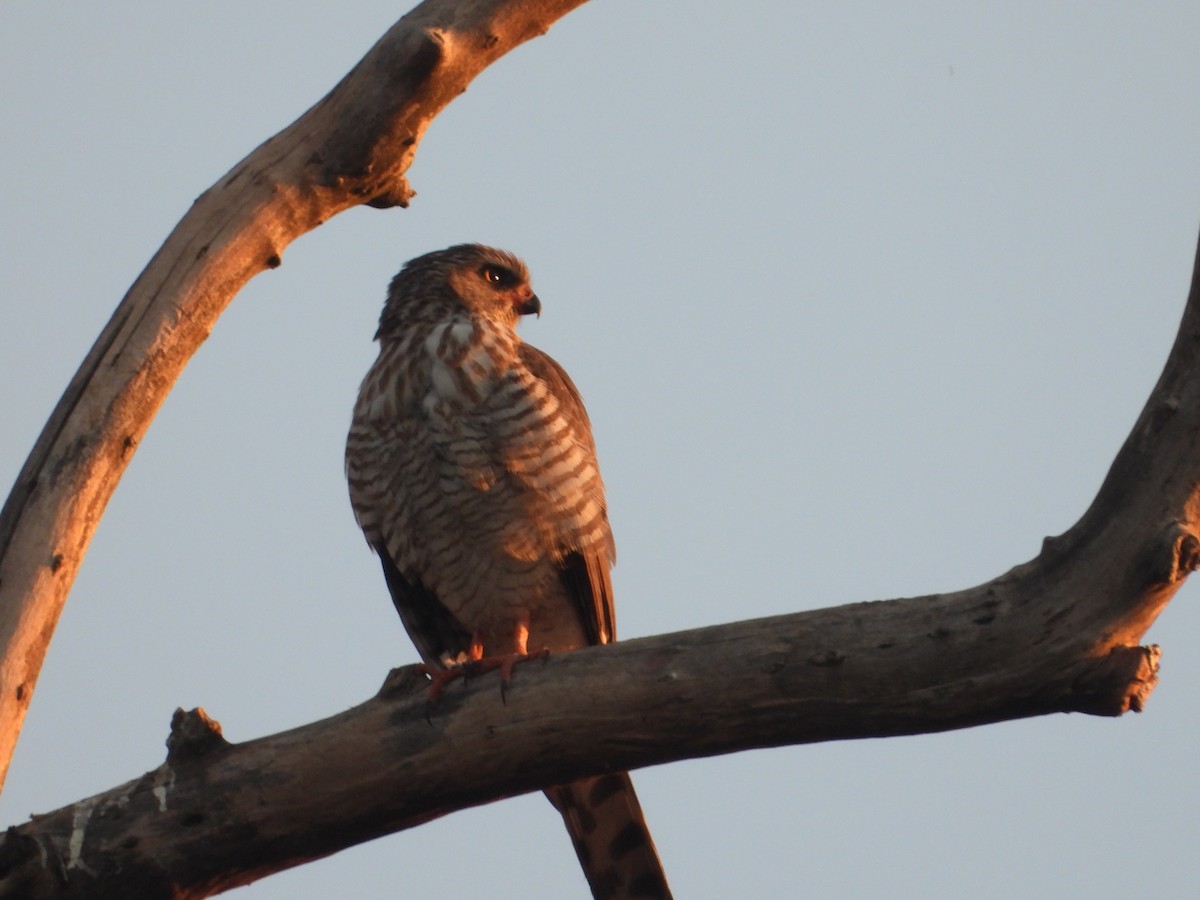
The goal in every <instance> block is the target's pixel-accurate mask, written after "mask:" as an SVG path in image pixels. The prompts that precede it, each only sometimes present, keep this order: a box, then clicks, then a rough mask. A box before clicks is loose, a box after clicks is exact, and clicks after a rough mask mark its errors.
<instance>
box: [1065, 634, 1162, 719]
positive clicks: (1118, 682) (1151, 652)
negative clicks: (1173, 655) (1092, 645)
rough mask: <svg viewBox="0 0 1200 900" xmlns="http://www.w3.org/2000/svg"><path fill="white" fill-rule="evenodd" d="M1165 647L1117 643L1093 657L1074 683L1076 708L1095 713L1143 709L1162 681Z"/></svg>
mask: <svg viewBox="0 0 1200 900" xmlns="http://www.w3.org/2000/svg"><path fill="white" fill-rule="evenodd" d="M1161 659H1162V648H1161V647H1159V646H1158V645H1157V644H1151V645H1150V646H1149V647H1129V646H1124V647H1113V648H1112V649H1111V650H1110V651H1109V652H1108V655H1107V656H1102V657H1100V658H1098V659H1094V660H1091V661H1090V662H1088V663H1087V664H1086V668H1085V669H1084V670H1083V672H1081V674H1080V675H1079V676H1078V677H1077V678H1076V679H1075V681H1074V682H1073V684H1072V695H1073V698H1074V703H1073V704H1072V710H1073V711H1075V712H1083V713H1088V714H1090V715H1093V716H1120V715H1123V714H1124V713H1127V712H1129V711H1130V710H1132V711H1133V712H1141V711H1142V709H1143V708H1144V707H1145V705H1146V700H1147V698H1148V697H1149V696H1150V692H1151V691H1153V690H1154V688H1155V687H1156V686H1157V685H1158V666H1159V661H1160V660H1161Z"/></svg>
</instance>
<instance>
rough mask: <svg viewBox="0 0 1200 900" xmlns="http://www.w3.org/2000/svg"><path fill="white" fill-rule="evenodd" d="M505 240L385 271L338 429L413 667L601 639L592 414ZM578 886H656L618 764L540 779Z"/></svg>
mask: <svg viewBox="0 0 1200 900" xmlns="http://www.w3.org/2000/svg"><path fill="white" fill-rule="evenodd" d="M541 311H542V305H541V300H540V299H539V298H538V296H537V294H536V293H534V291H533V288H532V286H531V283H530V275H529V270H528V268H527V267H526V265H525V263H524V262H523V261H522V260H521V259H519V258H518V257H517V256H514V255H513V254H511V253H509V252H507V251H504V250H498V249H495V248H493V247H487V246H483V245H481V244H459V245H456V246H453V247H449V248H447V249H445V250H439V251H435V252H432V253H426V254H424V255H423V256H418V257H416V258H415V259H412V260H410V261H409V262H407V263H405V264H404V266H403V267H402V268H401V270H400V272H399V274H397V275H396V276H395V278H393V279H392V281H391V284H390V285H389V288H388V292H387V298H386V301H385V303H384V307H383V312H382V313H381V315H380V318H379V328H378V331H377V332H376V335H375V338H376V340H377V341H378V342H379V355H378V357H377V358H376V360H375V362H374V364H373V365H372V366H371V368H370V370H369V371H368V372H367V374H366V376H365V378H364V379H363V382H362V386H361V388H360V390H359V394H358V399H357V402H356V403H355V407H354V414H353V419H352V422H351V427H350V432H349V435H348V437H347V441H346V475H347V480H348V483H349V490H350V500H351V506H352V508H353V511H354V516H355V518H356V520H357V522H358V524H359V526H360V527H361V528H362V530H363V533H364V535H365V537H366V539H367V542H368V544H370V546H371V547H372V548H373V549H374V551H375V553H376V554H377V555H378V557H379V560H380V562H381V564H382V567H383V573H384V579H385V581H386V583H387V587H388V589H389V592H390V593H391V597H392V601H393V603H394V605H395V607H396V610H397V612H398V613H399V614H400V619H401V622H402V623H403V625H404V628H405V630H406V631H407V632H408V634H409V637H410V638H411V640H412V642H413V643H414V644H415V645H416V648H417V651H418V652H419V654H420V656H421V658H422V659H423V660H424V664H425V666H426V668H427V671H429V672H431V673H432V674H433V675H434V679H433V685H434V687H433V688H431V702H432V701H433V699H434V694H435V693H436V691H437V690H438V686H439V683H440V679H439V677H438V675H439V673H446V676H445V677H446V678H452V677H453V675H454V673H455V672H456V671H462V668H463V667H464V666H470V665H472V664H474V663H478V662H479V661H481V660H500V661H501V662H500V667H501V669H502V673H501V674H502V683H503V680H505V679H507V678H509V677H511V676H512V665H513V663H514V662H516V661H519V660H521V659H524V658H528V657H529V656H532V655H536V654H544V653H550V654H556V653H562V652H569V651H571V650H575V649H579V648H581V647H586V646H591V645H595V644H606V643H609V642H611V641H613V640H615V638H616V625H615V617H614V611H613V588H612V579H611V573H610V569H611V567H612V565H613V563H614V561H615V556H616V553H615V546H614V543H613V536H612V528H611V526H610V524H609V519H608V509H607V504H606V500H605V494H604V485H603V482H602V480H601V477H600V469H599V465H598V463H597V458H596V448H595V443H594V441H593V437H592V430H591V424H590V422H589V420H588V415H587V412H586V410H585V409H584V405H583V401H582V399H581V397H580V394H579V391H578V390H577V389H576V387H575V385H574V383H573V382H572V381H571V379H570V377H569V376H568V375H567V373H566V371H565V370H564V369H563V368H562V366H560V365H559V364H558V363H557V362H555V361H554V360H553V359H552V358H551V357H550V356H548V355H547V354H545V353H543V352H542V351H541V350H538V349H536V348H535V347H533V346H531V345H530V344H527V343H525V342H524V341H522V340H521V338H520V337H519V336H518V335H517V332H516V325H517V322H518V320H519V319H520V318H521V317H522V316H528V315H536V316H539V317H540V315H541ZM545 793H546V796H547V797H548V798H549V799H550V802H551V803H552V804H553V805H554V806H555V808H556V809H557V810H558V812H559V813H560V814H561V816H562V818H563V821H564V824H565V825H566V828H567V831H568V833H569V835H570V837H571V840H572V842H573V845H574V848H575V851H576V855H577V857H578V859H579V862H580V865H581V867H582V869H583V872H584V875H585V877H586V878H587V880H588V884H589V886H590V888H591V892H592V895H593V897H595V898H598V900H599V898H605V900H611V898H633V897H645V898H670V897H671V892H670V888H669V887H668V884H667V879H666V875H665V873H664V871H663V867H662V863H661V861H660V860H659V857H658V853H657V850H656V849H655V846H654V841H653V839H652V837H651V836H650V831H649V829H648V827H647V825H646V820H645V817H644V815H643V813H642V809H641V805H640V804H639V802H638V798H637V794H636V793H635V791H634V788H633V783H632V781H631V780H630V778H629V775H628V773H624V772H617V773H610V774H606V775H600V776H598V777H594V778H585V779H581V780H579V781H574V782H571V783H569V784H563V785H557V786H553V787H550V788H547V789H546V790H545Z"/></svg>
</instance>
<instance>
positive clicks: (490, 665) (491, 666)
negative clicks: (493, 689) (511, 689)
mask: <svg viewBox="0 0 1200 900" xmlns="http://www.w3.org/2000/svg"><path fill="white" fill-rule="evenodd" d="M549 658H550V651H549V649H547V648H546V647H542V648H541V649H540V650H531V651H528V652H525V651H521V652H518V653H505V654H503V655H501V656H484V657H481V658H479V659H473V660H470V661H468V662H465V663H463V664H462V665H461V666H460V667H459V668H461V669H465V670H466V671H464V672H463V677H464V678H476V677H478V676H480V675H483V674H485V673H487V672H491V671H494V670H495V669H499V670H500V702H501V703H507V702H508V686H509V684H510V683H511V682H512V676H513V669H514V668H516V666H517V664H518V663H523V662H530V661H531V660H535V659H540V660H542V661H543V662H545V661H546V660H547V659H549Z"/></svg>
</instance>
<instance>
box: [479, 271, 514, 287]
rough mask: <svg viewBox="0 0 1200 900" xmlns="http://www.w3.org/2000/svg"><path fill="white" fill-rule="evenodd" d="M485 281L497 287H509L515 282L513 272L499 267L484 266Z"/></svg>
mask: <svg viewBox="0 0 1200 900" xmlns="http://www.w3.org/2000/svg"><path fill="white" fill-rule="evenodd" d="M482 275H483V280H484V281H486V282H487V283H488V284H490V285H493V286H495V287H508V286H509V285H510V284H512V283H513V281H514V280H515V279H514V278H513V275H512V273H511V272H509V271H508V270H507V269H501V268H500V267H499V266H484V267H483V272H482Z"/></svg>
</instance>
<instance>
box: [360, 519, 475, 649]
mask: <svg viewBox="0 0 1200 900" xmlns="http://www.w3.org/2000/svg"><path fill="white" fill-rule="evenodd" d="M371 546H372V547H374V548H375V552H376V553H377V554H379V561H380V563H381V564H382V565H383V577H384V580H386V581H387V586H388V592H389V593H390V594H391V595H392V603H393V604H394V605H395V607H396V612H398V613H399V614H400V621H401V622H403V623H404V630H405V631H407V632H408V636H409V638H410V639H411V640H412V642H413V644H415V645H416V648H417V652H419V653H420V654H421V658H422V659H425V660H429V661H434V660H439V659H444V658H445V657H447V656H449V657H452V658H453V657H455V656H458V654H460V653H465V652H466V651H467V649H468V648H469V647H470V645H471V633H470V632H469V631H468V630H467V629H466V628H464V627H463V625H462V623H460V622H459V621H458V619H456V618H455V617H454V615H453V614H452V613H451V612H450V610H449V609H447V608H446V606H445V605H444V604H443V603H442V602H441V601H440V600H438V598H437V597H436V596H435V595H434V593H433V591H431V590H429V588H427V587H425V585H423V584H422V583H421V582H420V581H416V580H413V579H409V578H405V577H404V575H403V573H401V571H400V570H399V569H398V568H397V567H396V563H395V561H394V560H393V559H392V557H391V554H390V553H388V548H387V546H386V545H385V544H384V543H383V541H376V542H374V543H373V544H372V545H371Z"/></svg>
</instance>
